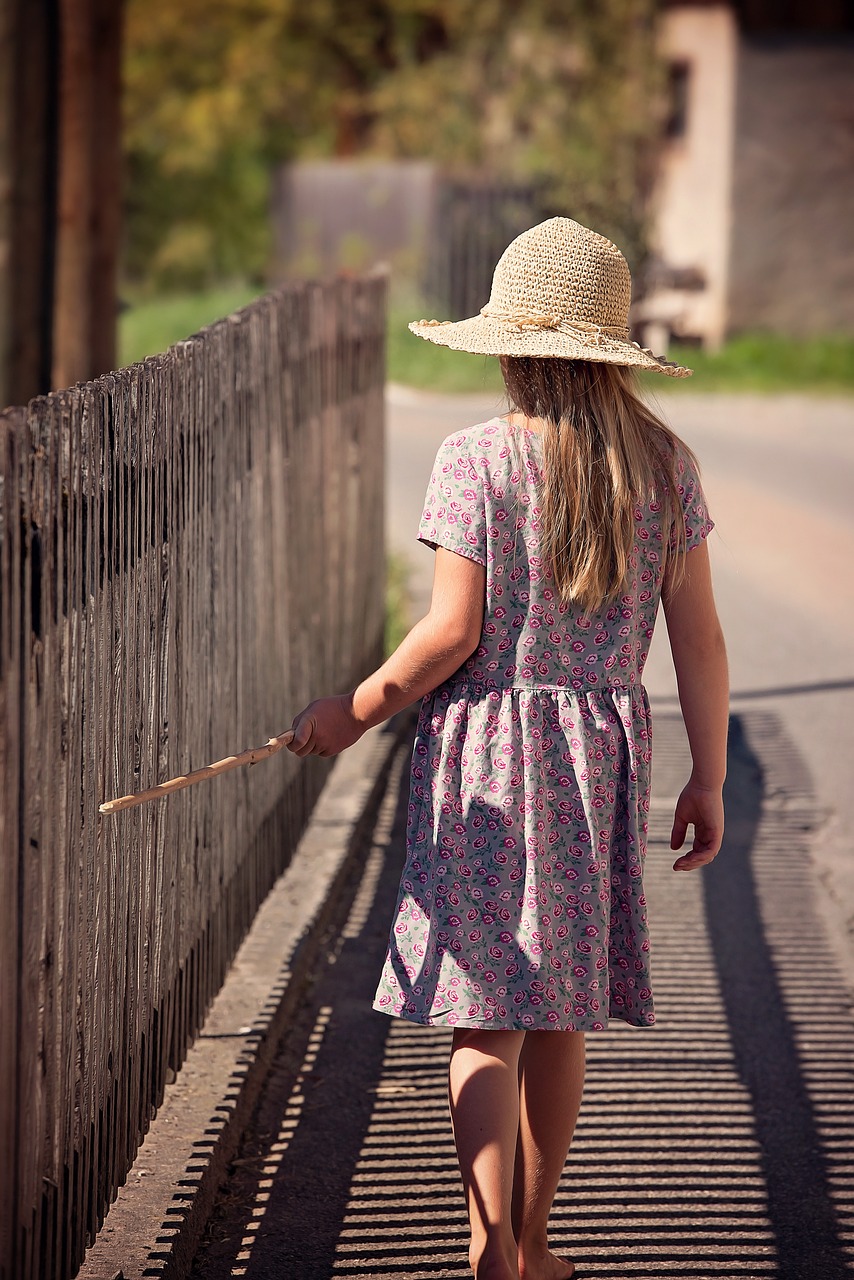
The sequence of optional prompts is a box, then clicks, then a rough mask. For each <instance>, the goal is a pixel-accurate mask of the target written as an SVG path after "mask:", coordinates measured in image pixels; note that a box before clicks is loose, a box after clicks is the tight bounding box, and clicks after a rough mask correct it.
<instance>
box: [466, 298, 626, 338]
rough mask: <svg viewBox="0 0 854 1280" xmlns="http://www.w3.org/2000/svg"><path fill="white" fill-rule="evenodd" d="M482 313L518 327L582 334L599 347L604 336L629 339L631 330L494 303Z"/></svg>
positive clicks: (502, 322) (621, 326)
mask: <svg viewBox="0 0 854 1280" xmlns="http://www.w3.org/2000/svg"><path fill="white" fill-rule="evenodd" d="M480 314H481V315H482V316H485V317H486V319H487V320H498V321H499V323H501V324H510V325H513V326H514V327H515V328H517V329H549V330H557V331H558V332H560V333H569V334H571V335H572V336H573V337H577V336H579V335H581V341H582V342H584V341H585V339H587V340H589V345H591V346H597V347H598V346H599V345H600V343H601V341H602V339H603V338H617V339H619V340H620V341H622V342H628V341H629V331H628V329H627V328H626V326H625V325H615V324H594V323H593V322H592V321H589V320H569V319H567V318H566V317H565V316H546V315H533V314H532V313H531V312H529V311H502V310H501V308H499V307H495V306H493V305H492V303H487V304H486V306H485V307H481V309H480Z"/></svg>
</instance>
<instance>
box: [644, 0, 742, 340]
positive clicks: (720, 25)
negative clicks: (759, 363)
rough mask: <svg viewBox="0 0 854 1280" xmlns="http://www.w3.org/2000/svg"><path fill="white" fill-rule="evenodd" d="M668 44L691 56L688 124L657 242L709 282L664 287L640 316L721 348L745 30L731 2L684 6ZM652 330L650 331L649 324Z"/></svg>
mask: <svg viewBox="0 0 854 1280" xmlns="http://www.w3.org/2000/svg"><path fill="white" fill-rule="evenodd" d="M661 41H662V48H663V52H664V54H665V57H667V58H668V59H669V60H672V61H674V62H683V63H687V64H688V65H689V67H690V72H689V79H688V105H687V125H686V131H685V134H684V136H682V137H678V138H672V139H669V140H668V141H667V143H666V145H665V149H664V153H663V156H662V161H661V168H660V174H659V179H658V182H657V185H656V190H655V193H654V196H653V226H652V237H651V239H652V248H653V250H654V251H655V253H656V255H657V256H658V257H659V258H660V259H661V260H662V261H663V262H664V263H666V264H667V266H669V267H675V268H695V269H697V270H698V271H699V272H701V273H702V275H703V277H704V278H705V281H706V287H705V288H703V289H702V290H698V291H696V292H695V291H686V290H678V289H659V290H658V291H657V292H656V293H655V294H654V295H652V296H650V297H649V298H647V299H644V302H643V304H642V305H641V306H640V307H639V308H638V312H639V315H638V319H641V320H643V321H646V322H652V321H660V322H662V324H663V326H665V327H666V328H668V329H670V331H671V332H672V333H673V334H674V335H676V336H679V335H683V336H686V337H692V338H700V339H702V341H703V343H704V345H706V346H709V347H711V348H714V347H716V346H718V345H719V344H720V343H721V342H722V341H723V337H724V334H725V331H726V305H727V269H728V262H729V243H730V224H731V214H730V209H731V190H732V164H733V133H734V121H735V99H736V69H737V55H738V30H737V27H736V21H735V17H734V15H733V12H732V10H731V8H730V7H729V6H728V5H724V4H721V5H704V6H702V7H701V6H698V5H684V6H681V5H680V6H679V7H677V8H674V9H669V10H668V11H667V12H666V13H665V14H664V15H663V17H662V24H661ZM647 332H648V334H649V333H650V331H649V330H647Z"/></svg>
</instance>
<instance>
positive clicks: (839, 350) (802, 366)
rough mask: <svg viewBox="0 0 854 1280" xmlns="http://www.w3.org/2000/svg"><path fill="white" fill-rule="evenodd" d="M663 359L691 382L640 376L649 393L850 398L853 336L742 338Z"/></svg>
mask: <svg viewBox="0 0 854 1280" xmlns="http://www.w3.org/2000/svg"><path fill="white" fill-rule="evenodd" d="M668 359H670V360H677V361H678V362H679V364H684V365H686V366H687V367H688V368H689V369H693V370H694V376H693V378H662V377H660V376H659V375H658V374H655V373H652V374H645V375H644V381H645V383H646V384H647V385H648V386H649V388H650V390H651V391H654V392H655V394H659V393H660V392H663V391H672V392H676V393H678V392H685V391H694V392H706V391H758V392H783V391H809V392H818V393H820V394H835V393H841V394H844V395H851V394H852V393H854V337H849V336H846V335H835V336H829V337H823V338H803V339H797V338H786V337H782V336H781V335H779V334H774V333H752V334H742V335H740V336H739V337H736V338H731V339H730V341H729V342H727V343H726V344H725V346H724V347H723V348H722V349H721V350H720V351H718V352H714V353H711V352H705V351H701V350H699V349H698V348H696V347H673V348H671V350H670V351H669V352H668Z"/></svg>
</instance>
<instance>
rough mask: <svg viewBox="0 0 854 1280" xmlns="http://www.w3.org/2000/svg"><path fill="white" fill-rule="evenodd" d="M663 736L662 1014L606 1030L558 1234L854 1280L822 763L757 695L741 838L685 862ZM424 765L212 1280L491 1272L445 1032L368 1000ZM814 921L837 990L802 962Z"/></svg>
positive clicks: (657, 848)
mask: <svg viewBox="0 0 854 1280" xmlns="http://www.w3.org/2000/svg"><path fill="white" fill-rule="evenodd" d="M656 735H657V741H656V757H657V761H658V770H657V775H656V782H655V784H654V793H653V806H652V811H651V827H650V857H649V861H650V866H649V871H650V874H649V889H650V895H651V903H652V908H653V938H654V943H655V949H654V964H655V968H654V981H655V984H656V992H657V996H656V999H657V1008H658V1011H659V1025H658V1027H657V1028H655V1029H652V1030H650V1031H635V1030H633V1029H629V1028H621V1027H615V1028H614V1029H613V1030H611V1031H609V1032H607V1033H603V1034H601V1035H597V1036H593V1035H591V1036H589V1037H588V1045H589V1070H588V1084H587V1089H586V1093H585V1102H584V1104H583V1107H582V1114H581V1120H580V1123H579V1128H578V1133H577V1136H576V1142H575V1143H574V1145H573V1151H572V1153H571V1155H570V1159H569V1162H568V1166H567V1170H566V1173H565V1175H564V1178H563V1180H562V1184H561V1187H560V1189H559V1191H558V1195H557V1197H556V1201H555V1208H554V1213H553V1233H552V1241H553V1246H554V1247H555V1248H556V1250H557V1251H558V1252H559V1253H562V1254H565V1255H567V1256H571V1257H574V1258H575V1260H576V1262H577V1266H578V1271H577V1275H578V1280H594V1278H595V1280H632V1278H633V1277H636V1276H637V1277H645V1280H665V1278H669V1277H682V1278H688V1277H691V1278H694V1280H699V1278H700V1277H703V1278H704V1280H705V1278H706V1277H718V1278H719V1280H762V1278H764V1277H768V1278H769V1280H770V1278H776V1280H796V1278H797V1280H841V1277H843V1276H847V1275H849V1274H850V1270H849V1269H846V1268H847V1267H850V1262H849V1261H847V1259H849V1258H850V1254H848V1253H846V1248H848V1247H850V1245H851V1243H852V1240H851V1238H850V1236H846V1226H845V1223H846V1221H850V1220H851V1209H852V1208H854V1196H852V1190H853V1188H852V1181H851V1178H850V1150H851V1149H852V1147H854V1143H852V1133H854V1096H852V1091H851V1087H850V1084H851V1062H852V1060H854V1054H852V1051H854V1021H852V1018H851V1016H850V1010H849V1008H848V1006H847V1005H846V997H845V989H844V985H843V983H842V980H841V978H840V977H839V975H838V974H836V973H835V971H834V970H833V965H832V961H831V959H830V956H829V953H828V948H827V944H826V943H825V942H824V940H823V938H822V936H821V931H820V929H819V927H818V924H817V921H816V917H815V916H814V915H813V908H812V906H811V892H812V888H811V877H812V870H811V866H810V862H809V851H808V850H809V845H808V841H809V839H810V837H811V832H812V831H813V829H814V825H815V817H814V814H813V811H812V796H811V790H810V787H809V783H808V781H806V780H805V779H806V775H805V772H804V769H803V766H802V764H801V762H800V761H798V759H797V757H796V755H795V754H794V751H793V749H792V746H791V743H790V742H789V741H788V740H787V739H786V737H785V735H784V733H783V730H782V728H781V726H780V722H779V721H778V720H777V718H776V717H774V716H770V715H764V714H760V713H758V712H748V713H746V714H745V715H744V716H743V717H740V718H739V719H738V720H736V721H735V722H734V724H733V732H732V740H731V751H730V781H729V783H728V804H729V825H728V834H727V842H726V846H725V849H724V851H723V852H722V854H721V857H720V859H719V861H718V863H717V864H716V865H715V866H714V868H713V871H712V872H711V873H710V872H706V873H705V874H704V875H702V876H701V875H674V874H672V873H671V871H670V864H671V862H672V860H673V859H672V855H671V854H670V852H669V850H668V848H667V840H668V837H669V830H670V821H671V816H672V797H673V796H674V795H675V794H676V793H677V791H678V788H679V786H680V785H681V782H680V779H683V777H684V770H685V767H686V766H685V761H686V756H685V741H684V733H683V730H682V728H681V723H680V722H679V719H678V717H677V716H675V715H666V714H664V715H659V716H657V718H656ZM760 760H761V766H760V763H759V761H760ZM405 772H406V771H405V769H404V770H403V771H402V777H401V780H400V781H399V783H398V789H397V791H396V792H395V790H394V787H393V786H392V787H391V788H390V799H389V800H388V801H387V805H388V806H392V807H393V808H394V809H395V817H394V823H393V825H392V819H391V818H390V817H389V810H388V809H387V813H386V817H385V823H386V827H385V829H384V830H381V831H380V833H379V839H378V845H377V847H376V848H375V849H374V851H373V853H372V855H371V863H370V865H369V869H368V874H367V876H366V878H365V883H364V884H363V886H362V888H361V890H360V901H359V902H358V903H357V907H356V909H355V911H354V914H353V916H351V920H350V923H349V924H348V926H347V928H346V929H345V931H344V935H345V936H344V942H343V946H342V949H341V952H340V955H339V957H338V960H337V962H336V963H335V964H334V965H333V966H332V967H331V968H330V969H329V970H328V972H327V973H326V974H325V975H324V976H323V977H322V979H321V982H320V986H319V989H318V992H317V994H316V996H315V997H314V998H313V999H312V1000H311V1001H310V1003H309V1004H307V1006H306V1010H305V1012H304V1015H303V1025H302V1030H301V1032H300V1038H299V1041H298V1042H296V1041H293V1042H292V1043H291V1044H290V1046H289V1048H288V1049H287V1051H286V1052H285V1053H283V1054H282V1055H281V1056H280V1060H279V1063H278V1064H277V1069H276V1073H274V1077H273V1079H272V1081H271V1084H270V1085H269V1086H268V1088H267V1091H266V1094H265V1097H264V1099H263V1101H262V1103H261V1104H260V1105H259V1109H258V1112H257V1113H256V1116H255V1120H254V1124H253V1130H252V1133H251V1134H250V1135H249V1138H248V1141H247V1143H246V1144H245V1147H244V1150H243V1151H242V1152H241V1154H240V1157H239V1159H238V1161H237V1162H236V1163H235V1166H234V1168H233V1171H232V1178H231V1181H230V1183H229V1185H228V1187H227V1188H226V1191H225V1194H224V1196H223V1199H222V1200H221V1203H220V1208H219V1213H218V1216H217V1218H216V1219H215V1221H214V1222H213V1223H212V1224H211V1227H210V1229H209V1234H208V1240H207V1243H206V1246H205V1248H204V1249H203V1251H202V1252H201V1253H200V1254H199V1256H198V1257H197V1260H196V1265H195V1270H194V1272H193V1280H226V1278H227V1277H231V1276H245V1277H247V1278H248V1280H266V1278H267V1277H272V1276H278V1275H280V1274H283V1273H284V1272H287V1273H288V1274H294V1275H299V1277H300V1280H357V1278H361V1280H365V1278H367V1277H370V1278H371V1280H392V1277H402V1276H404V1275H405V1276H407V1278H408V1280H419V1278H420V1280H436V1278H437V1277H459V1278H460V1280H462V1278H463V1277H467V1276H468V1275H469V1270H468V1265H467V1258H466V1250H467V1232H466V1223H465V1214H464V1209H463V1200H462V1188H461V1185H460V1180H459V1174H458V1170H457V1167H456V1161H455V1157H454V1151H453V1143H452V1139H451V1134H450V1126H449V1121H448V1112H447V1103H446V1097H445V1089H446V1065H447V1055H448V1048H449V1042H450V1036H449V1033H448V1032H447V1030H445V1029H442V1028H430V1027H417V1026H412V1025H409V1024H407V1023H403V1022H400V1021H398V1020H395V1019H385V1018H383V1017H382V1016H381V1015H378V1014H374V1013H372V1012H371V1011H370V1009H369V1004H370V1000H371V997H372V995H373V991H374V986H375V984H376V980H377V975H378V973H379V969H380V966H381V963H382V959H383V955H384V949H385V943H386V933H387V928H388V924H389V921H390V919H391V913H392V911H393V909H394V905H395V893H396V887H397V877H398V872H399V867H400V861H401V857H402V845H403V838H404V829H405V816H406V813H405V806H406V798H407V790H406V776H405ZM802 930H805V931H806V932H802ZM807 941H809V943H810V948H811V949H810V951H809V952H808V954H809V956H810V957H812V958H815V959H816V961H817V963H818V965H819V966H820V969H821V973H822V982H823V989H822V990H821V991H820V992H819V993H818V994H816V991H815V989H814V984H813V981H812V977H811V975H810V974H809V973H805V972H804V965H803V955H804V948H805V945H806V943H807ZM846 1169H847V1170H848V1172H847V1173H846ZM846 1179H847V1180H846ZM846 1215H847V1218H846Z"/></svg>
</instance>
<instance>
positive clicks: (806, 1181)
mask: <svg viewBox="0 0 854 1280" xmlns="http://www.w3.org/2000/svg"><path fill="white" fill-rule="evenodd" d="M763 791H764V784H763V775H762V769H761V767H760V763H759V760H758V759H757V757H756V755H755V754H754V752H753V750H752V748H751V746H750V744H749V742H748V740H747V737H746V735H745V732H744V728H743V725H742V721H741V720H740V719H739V718H738V717H733V720H732V722H731V727H730V744H729V774H728V778H727V784H726V789H725V802H726V813H727V836H726V845H725V848H724V850H723V852H722V855H721V857H719V858H718V859H717V860H716V861H715V862H713V863H712V865H711V866H710V867H708V868H707V869H706V871H705V873H704V878H703V885H704V891H705V908H706V921H707V926H708V930H709V937H710V941H711V944H712V950H713V953H714V959H715V964H716V967H717V971H718V975H719V979H720V989H721V995H722V999H723V1003H724V1008H725V1013H726V1019H727V1023H728V1026H729V1031H730V1036H731V1041H732V1048H733V1054H734V1057H735V1062H736V1067H737V1070H738V1073H739V1076H740V1078H741V1080H742V1082H743V1084H744V1085H745V1086H746V1088H747V1089H748V1091H749V1094H750V1098H751V1101H752V1104H753V1114H754V1123H755V1130H756V1137H757V1141H758V1142H759V1145H760V1149H761V1158H762V1168H763V1172H764V1175H765V1181H766V1187H767V1196H768V1215H769V1218H770V1222H771V1226H772V1229H773V1232H774V1237H775V1241H776V1246H777V1256H778V1267H779V1270H778V1272H777V1275H778V1276H779V1278H780V1280H805V1278H806V1277H809V1278H812V1277H815V1280H819V1278H820V1280H843V1277H845V1276H850V1275H851V1271H850V1270H849V1269H848V1264H847V1262H846V1256H845V1251H844V1246H843V1244H842V1242H841V1240H840V1234H839V1222H838V1219H837V1215H836V1212H835V1209H834V1204H833V1199H832V1197H831V1187H830V1169H829V1167H828V1161H827V1157H826V1154H825V1149H824V1145H823V1142H822V1137H821V1134H820V1132H819V1127H818V1123H817V1119H816V1114H815V1110H814V1107H813V1102H812V1100H811V1097H810V1093H809V1091H808V1088H807V1082H806V1080H805V1075H804V1069H803V1064H802V1062H801V1055H800V1051H799V1048H798V1044H797V1037H796V1031H795V1028H794V1027H793V1024H792V1022H791V1020H790V1017H789V1015H788V1013H787V1000H786V994H787V993H786V992H785V991H784V990H783V988H782V986H781V982H780V975H779V969H778V966H777V964H776V963H775V959H774V957H773V955H772V952H771V948H770V947H769V943H768V936H767V930H766V924H765V920H764V919H763V911H762V908H761V907H760V902H759V896H758V893H757V884H756V877H755V872H754V864H753V854H754V851H755V849H756V846H757V833H758V828H759V825H760V820H761V817H762V809H763ZM780 836H781V837H782V838H783V839H784V840H786V847H785V848H779V849H778V850H777V851H776V852H777V853H778V855H779V867H780V874H781V875H782V876H785V877H786V880H787V882H788V889H789V892H790V893H798V892H800V894H801V895H802V898H801V901H802V902H803V903H804V904H806V905H807V916H806V918H805V919H804V925H805V926H808V925H809V924H812V925H814V926H815V925H817V921H816V919H815V917H814V916H813V915H812V913H811V912H809V907H808V903H809V897H810V885H809V873H810V865H809V858H808V853H807V850H806V849H805V848H801V849H800V850H799V852H800V853H801V855H802V856H801V857H800V858H797V859H793V858H792V857H791V855H792V853H793V849H792V843H795V844H797V845H801V846H802V845H803V835H802V833H801V832H800V831H798V830H797V829H795V830H792V831H791V832H790V833H788V834H787V833H786V831H785V825H783V826H782V828H781V830H780ZM766 911H767V907H766ZM814 942H815V937H814V935H813V936H811V934H810V931H809V929H808V928H807V927H805V928H804V929H803V930H799V931H797V932H793V934H792V936H791V947H792V948H794V949H796V951H797V952H799V953H800V955H801V958H802V963H803V964H804V965H808V964H809V963H810V961H811V958H812V957H811V947H812V946H813V944H814ZM816 958H817V957H816ZM817 970H818V971H817V973H816V987H817V994H818V993H819V991H820V988H821V983H822V972H821V966H820V962H819V965H818V966H817ZM825 1012H826V1011H825V1010H823V1009H822V1011H821V1012H818V1013H817V1014H816V1027H815V1029H816V1031H818V1032H819V1033H821V1032H822V1031H823V1030H826V1027H825V1025H824V1016H825Z"/></svg>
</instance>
